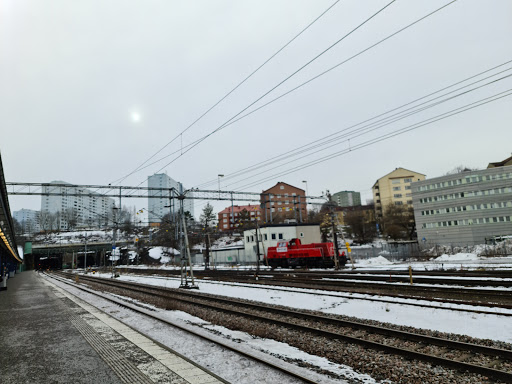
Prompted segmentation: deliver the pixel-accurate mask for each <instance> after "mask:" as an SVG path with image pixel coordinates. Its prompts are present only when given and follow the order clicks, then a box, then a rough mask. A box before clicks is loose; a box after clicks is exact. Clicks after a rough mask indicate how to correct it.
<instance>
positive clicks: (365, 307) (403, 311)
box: [101, 274, 512, 342]
mask: <svg viewBox="0 0 512 384" xmlns="http://www.w3.org/2000/svg"><path fill="white" fill-rule="evenodd" d="M101 276H102V277H107V278H109V277H110V274H102V275H101ZM120 279H122V280H124V281H133V282H138V283H143V284H151V285H158V286H164V287H168V288H178V287H179V284H180V280H179V279H177V278H161V277H160V278H159V277H143V276H133V275H123V276H121V277H120ZM196 283H197V284H198V285H199V288H200V291H201V292H204V293H209V294H214V295H221V296H228V297H237V298H242V299H247V300H254V301H261V302H264V303H269V304H277V305H284V306H288V307H292V308H300V309H309V310H316V311H321V312H325V313H332V314H339V315H347V316H354V317H358V318H363V319H370V320H377V321H383V322H389V323H393V324H399V325H406V326H412V327H417V328H425V329H432V330H438V331H441V332H450V333H457V334H462V335H468V336H473V337H478V338H484V339H487V338H488V339H493V340H501V341H505V342H512V321H510V318H509V317H505V316H500V315H490V314H476V313H470V312H459V311H451V310H449V309H438V308H424V307H415V306H410V305H407V304H405V302H406V301H404V300H403V299H394V298H386V299H389V300H390V301H393V302H392V303H383V302H372V301H366V300H362V299H361V297H362V295H359V296H358V295H356V294H354V295H351V294H340V295H336V294H332V293H329V294H328V295H326V294H325V292H323V291H318V290H305V289H304V290H302V289H301V290H299V289H293V290H292V289H284V288H280V289H272V288H262V287H261V286H259V285H250V284H232V283H231V284H230V283H218V282H214V281H211V282H209V281H205V280H196ZM383 297H384V296H383ZM414 302H415V303H418V302H421V301H417V300H415V301H414ZM447 307H449V305H447ZM456 307H457V308H464V307H462V306H456ZM470 308H473V309H475V307H470ZM501 311H503V312H506V313H512V311H507V310H504V309H498V310H496V312H501Z"/></svg>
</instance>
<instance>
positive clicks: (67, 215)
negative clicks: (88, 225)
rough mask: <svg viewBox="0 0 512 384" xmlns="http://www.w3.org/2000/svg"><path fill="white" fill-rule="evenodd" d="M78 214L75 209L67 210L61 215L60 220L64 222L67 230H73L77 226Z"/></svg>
mask: <svg viewBox="0 0 512 384" xmlns="http://www.w3.org/2000/svg"><path fill="white" fill-rule="evenodd" d="M79 217H80V214H79V213H78V211H77V210H76V209H75V208H68V209H66V210H65V211H64V212H63V213H62V218H63V219H64V220H66V223H67V225H68V229H69V230H74V229H75V228H76V226H77V224H78V219H79Z"/></svg>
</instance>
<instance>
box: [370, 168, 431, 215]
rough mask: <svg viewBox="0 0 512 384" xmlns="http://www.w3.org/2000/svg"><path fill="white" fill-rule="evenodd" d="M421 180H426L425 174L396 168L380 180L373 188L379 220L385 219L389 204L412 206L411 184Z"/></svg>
mask: <svg viewBox="0 0 512 384" xmlns="http://www.w3.org/2000/svg"><path fill="white" fill-rule="evenodd" d="M421 180H425V175H424V174H422V173H418V172H414V171H410V170H408V169H405V168H396V169H395V170H394V171H393V172H390V173H388V174H387V175H384V176H382V177H381V178H380V179H378V180H377V181H376V182H375V184H373V187H372V191H373V201H374V204H375V216H376V218H377V220H378V219H379V218H381V217H383V215H384V213H385V211H386V207H387V206H388V205H389V204H394V205H412V204H413V201H412V185H411V184H412V183H413V182H417V181H421Z"/></svg>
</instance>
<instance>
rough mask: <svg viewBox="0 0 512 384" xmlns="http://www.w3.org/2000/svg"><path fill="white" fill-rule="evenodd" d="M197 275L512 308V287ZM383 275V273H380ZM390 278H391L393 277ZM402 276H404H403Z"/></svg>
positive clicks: (199, 275) (314, 275) (325, 277)
mask: <svg viewBox="0 0 512 384" xmlns="http://www.w3.org/2000/svg"><path fill="white" fill-rule="evenodd" d="M121 271H122V272H128V273H129V272H132V273H137V274H148V275H150V274H153V272H154V273H155V274H157V275H161V276H162V275H163V276H169V275H171V276H172V275H176V272H175V271H161V270H160V271H155V270H149V271H146V270H140V269H128V268H125V269H122V270H121ZM194 275H195V276H196V277H197V278H198V279H208V280H212V279H215V280H218V281H227V282H241V283H251V284H257V285H271V286H283V287H290V288H303V289H319V290H325V291H332V292H343V293H360V294H368V295H385V296H389V297H396V298H402V299H426V300H430V301H435V302H446V303H452V304H461V305H472V306H486V307H494V308H505V309H512V290H507V289H496V288H492V289H485V288H466V287H446V286H436V285H431V284H428V286H423V285H411V284H409V283H408V281H409V280H408V279H409V277H407V280H406V281H407V283H406V281H403V282H401V283H400V282H398V281H397V280H392V281H391V282H390V281H369V280H367V279H366V278H363V280H359V281H358V280H356V281H354V280H352V279H339V278H336V277H335V276H336V273H328V274H324V273H323V272H322V273H295V272H287V273H278V274H275V273H274V272H264V273H263V272H262V273H260V275H259V278H258V280H256V279H255V276H254V271H253V272H246V271H244V272H239V273H233V272H232V271H210V272H206V271H199V272H194ZM382 278H383V277H382ZM392 279H393V278H392ZM404 280H405V279H404Z"/></svg>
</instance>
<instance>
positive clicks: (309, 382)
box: [47, 274, 332, 384]
mask: <svg viewBox="0 0 512 384" xmlns="http://www.w3.org/2000/svg"><path fill="white" fill-rule="evenodd" d="M47 276H48V277H50V278H52V279H57V280H59V281H61V282H64V283H66V284H69V285H72V286H73V287H74V288H77V289H80V290H82V291H85V292H87V293H89V294H92V295H95V296H98V297H101V298H102V299H104V300H107V301H110V302H112V303H114V304H116V305H119V306H122V307H125V308H127V309H129V310H131V311H134V312H137V313H139V314H142V315H144V316H146V317H149V318H152V319H154V320H158V321H159V322H162V323H165V324H167V325H169V326H171V327H173V328H178V329H180V330H181V331H185V332H186V333H188V334H191V335H193V336H196V337H199V338H201V339H204V340H205V341H207V342H211V343H215V344H217V345H218V346H220V347H221V348H224V349H227V350H230V351H232V352H234V353H235V354H238V355H241V356H244V357H246V358H248V359H250V360H252V361H254V362H256V363H257V364H260V365H262V366H264V367H266V368H264V369H265V371H267V372H268V370H269V369H270V370H276V371H279V372H280V373H282V374H284V375H286V376H287V377H289V378H290V379H291V380H292V382H293V383H304V384H319V382H318V381H315V380H314V379H311V378H309V377H307V376H305V375H303V374H301V373H300V372H296V371H295V370H293V369H290V368H287V367H285V366H283V365H282V364H279V363H273V362H272V361H269V359H268V358H264V357H263V358H262V357H259V356H257V355H254V354H251V353H250V352H247V351H244V350H241V349H238V348H235V347H233V346H232V345H231V344H228V343H223V342H221V341H219V340H218V339H213V338H210V337H208V336H207V335H205V334H203V333H199V332H194V331H193V330H191V329H190V328H186V327H182V326H180V325H178V324H176V323H173V322H170V321H169V320H167V319H165V318H163V317H161V316H159V315H158V314H155V313H152V312H151V311H150V310H147V309H145V308H142V307H140V306H136V305H133V304H131V303H129V302H126V301H123V300H121V299H119V298H116V297H112V296H109V295H105V294H102V293H99V292H97V291H95V290H93V289H88V288H86V287H83V286H80V285H78V284H74V283H72V282H71V281H70V280H69V276H66V278H64V277H59V276H55V274H51V275H47ZM81 280H83V279H82V278H81ZM85 280H87V277H85ZM172 352H173V353H174V351H172ZM230 361H232V359H230ZM191 362H192V363H193V364H196V363H194V362H193V361H191ZM196 365H197V364H196ZM198 366H199V365H198ZM200 368H201V369H203V370H204V371H205V372H208V373H210V374H212V375H214V376H216V377H217V378H218V379H219V380H220V381H221V382H223V383H226V384H229V382H228V381H226V380H224V379H222V378H221V377H219V376H218V375H215V373H213V372H211V371H209V370H208V369H207V368H204V367H200ZM246 368H247V369H250V368H249V367H246ZM286 382H289V381H286ZM328 382H332V380H328Z"/></svg>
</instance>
